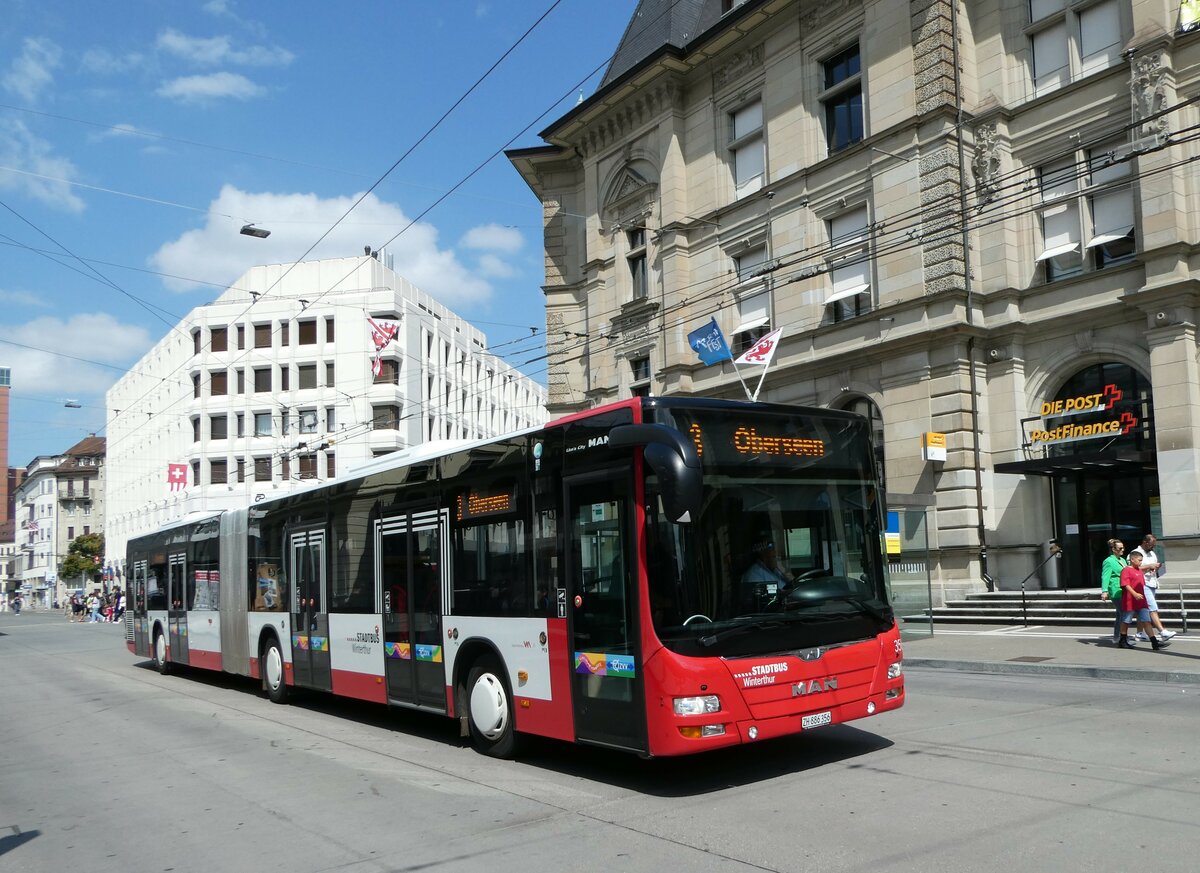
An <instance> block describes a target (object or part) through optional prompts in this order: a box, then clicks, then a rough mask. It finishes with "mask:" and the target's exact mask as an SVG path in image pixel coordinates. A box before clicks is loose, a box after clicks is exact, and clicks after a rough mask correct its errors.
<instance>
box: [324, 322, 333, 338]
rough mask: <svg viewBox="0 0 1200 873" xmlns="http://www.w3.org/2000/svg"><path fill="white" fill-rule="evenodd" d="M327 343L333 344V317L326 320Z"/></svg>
mask: <svg viewBox="0 0 1200 873" xmlns="http://www.w3.org/2000/svg"><path fill="white" fill-rule="evenodd" d="M325 342H327V343H331V342H333V316H330V317H329V318H326V319H325Z"/></svg>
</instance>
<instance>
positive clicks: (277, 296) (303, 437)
mask: <svg viewBox="0 0 1200 873" xmlns="http://www.w3.org/2000/svg"><path fill="white" fill-rule="evenodd" d="M386 260H387V256H386V254H384V255H382V260H381V256H380V255H379V254H377V253H376V254H368V255H363V256H360V257H355V258H336V259H327V260H321V261H310V262H304V263H300V264H295V265H289V264H274V265H267V266H259V267H254V268H252V269H251V270H250V271H249V272H247V273H246V274H245V275H243V276H242V277H241V278H240V279H238V280H237V281H236V282H235V283H234V284H233V285H231V286H230V287H229V288H228V289H227V290H226V291H225V292H224V293H222V294H221V296H220V297H219V298H217V300H216V301H215V302H213V303H211V304H208V305H205V306H199V307H197V308H195V309H193V310H192V311H191V312H190V313H188V315H187V316H186V317H185V318H184V319H183V320H182V321H181V322H180V323H179V324H177V325H176V326H175V327H174V328H173V329H172V330H171V331H170V332H169V333H168V334H167V335H166V336H165V337H163V339H162V340H160V341H159V342H158V344H157V345H155V346H154V348H152V349H151V350H150V351H149V352H148V353H147V354H146V355H145V356H144V357H143V358H142V359H141V360H140V361H138V362H137V363H136V364H134V365H133V367H131V368H130V370H129V372H128V373H127V374H126V375H125V376H124V377H122V378H121V379H120V381H118V382H117V383H116V384H115V385H114V386H113V387H112V388H111V389H110V390H109V392H108V395H107V409H108V438H109V442H108V449H109V459H108V476H109V481H110V487H109V494H110V499H109V503H108V515H107V517H106V519H105V521H106V528H105V535H106V549H107V556H106V557H107V561H108V563H111V564H112V565H113V566H114V567H118V568H119V567H121V566H122V565H123V563H124V553H125V544H126V542H127V541H128V540H129V539H130V538H131V537H134V536H138V535H140V534H142V533H145V532H147V531H150V530H154V529H156V528H158V527H160V526H162V525H164V524H167V523H169V522H172V521H175V520H177V519H181V518H184V517H186V516H187V515H189V514H191V513H197V512H211V511H216V510H221V509H227V508H232V507H234V506H241V505H245V504H246V503H248V502H252V501H254V500H257V499H262V498H263V497H267V496H271V497H274V496H278V495H279V494H280V493H282V492H285V491H287V490H289V489H292V488H295V487H297V486H299V485H301V484H311V482H312V481H313V480H317V481H321V480H326V479H332V478H334V477H336V476H337V475H338V474H339V473H342V474H345V473H347V472H348V471H350V470H352V469H353V468H354V467H355V466H357V465H360V464H362V463H363V462H365V461H367V460H370V459H371V458H374V457H378V456H379V455H383V454H386V453H388V452H394V451H397V450H399V449H404V448H407V447H409V446H413V445H417V444H419V443H423V442H426V441H429V440H441V439H471V438H478V437H487V436H493V435H497V434H501V433H505V432H508V431H511V430H515V429H518V428H523V427H528V426H533V425H536V424H540V423H541V422H543V421H544V420H545V415H546V413H545V404H546V392H545V388H543V387H542V386H541V385H539V384H538V383H537V382H535V381H533V380H532V379H529V378H528V377H526V376H524V375H522V374H521V373H520V372H518V371H517V370H515V369H514V368H513V367H511V366H510V365H509V364H508V363H506V362H505V361H504V360H502V359H501V358H499V357H497V356H495V355H493V354H490V353H489V352H488V351H487V338H486V337H485V336H484V334H483V333H482V332H481V331H479V330H477V329H476V328H475V327H473V326H472V325H470V324H469V323H468V322H466V321H464V320H463V319H462V318H460V317H459V316H457V315H455V314H454V313H453V312H451V311H450V310H449V309H447V308H446V307H445V306H442V305H441V304H440V303H438V302H436V301H435V300H434V299H433V298H432V297H430V296H429V295H428V294H425V293H423V292H422V291H421V290H420V289H418V288H417V287H415V286H414V285H413V284H412V283H410V282H409V281H407V280H406V279H404V278H403V277H402V276H399V275H397V274H396V273H395V272H394V271H393V270H391V269H390V268H389V267H388V266H386V265H385V261H386Z"/></svg>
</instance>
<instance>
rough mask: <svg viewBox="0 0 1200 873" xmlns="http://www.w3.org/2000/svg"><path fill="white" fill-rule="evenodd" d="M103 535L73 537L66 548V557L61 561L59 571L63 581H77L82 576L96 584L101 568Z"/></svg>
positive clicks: (93, 534)
mask: <svg viewBox="0 0 1200 873" xmlns="http://www.w3.org/2000/svg"><path fill="white" fill-rule="evenodd" d="M103 561H104V535H103V534H95V533H92V534H83V535H82V536H78V537H75V539H73V540H72V541H71V544H70V545H69V546H67V557H66V558H64V559H63V562H62V567H61V568H60V570H59V573H60V575H61V576H62V578H63V579H77V578H79V577H80V576H83V577H84V578H86V579H89V580H91V581H92V582H96V581H98V580H99V576H100V573H101V571H102V570H103V567H102V566H101V565H102V563H103Z"/></svg>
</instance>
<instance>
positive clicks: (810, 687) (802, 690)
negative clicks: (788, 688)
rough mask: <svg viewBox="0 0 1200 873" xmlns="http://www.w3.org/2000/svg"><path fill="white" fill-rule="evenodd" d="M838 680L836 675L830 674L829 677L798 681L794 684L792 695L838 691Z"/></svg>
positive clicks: (800, 695)
mask: <svg viewBox="0 0 1200 873" xmlns="http://www.w3.org/2000/svg"><path fill="white" fill-rule="evenodd" d="M837 687H838V681H837V677H836V676H830V677H829V678H828V679H810V680H809V681H808V682H797V683H796V684H795V685H793V686H792V697H804V696H805V695H808V694H816V693H818V692H820V691H837Z"/></svg>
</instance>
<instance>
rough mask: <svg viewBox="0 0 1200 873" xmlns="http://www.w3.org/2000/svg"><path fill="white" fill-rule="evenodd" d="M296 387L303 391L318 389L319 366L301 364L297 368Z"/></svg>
mask: <svg viewBox="0 0 1200 873" xmlns="http://www.w3.org/2000/svg"><path fill="white" fill-rule="evenodd" d="M296 385H297V387H298V388H299V389H300V390H301V391H305V390H307V389H309V388H316V387H317V365H316V364H301V365H300V366H298V367H297V368H296Z"/></svg>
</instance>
